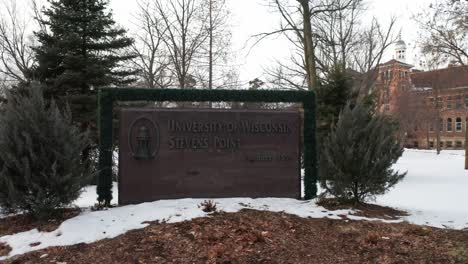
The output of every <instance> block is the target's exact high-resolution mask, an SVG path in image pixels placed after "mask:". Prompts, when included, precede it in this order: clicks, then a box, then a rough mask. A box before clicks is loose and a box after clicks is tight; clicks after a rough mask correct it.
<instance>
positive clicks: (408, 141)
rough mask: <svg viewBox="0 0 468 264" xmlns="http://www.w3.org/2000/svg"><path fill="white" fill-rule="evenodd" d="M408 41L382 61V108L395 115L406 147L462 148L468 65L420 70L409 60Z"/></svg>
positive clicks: (467, 114) (466, 118)
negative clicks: (407, 58) (437, 145)
mask: <svg viewBox="0 0 468 264" xmlns="http://www.w3.org/2000/svg"><path fill="white" fill-rule="evenodd" d="M405 56H406V45H405V43H404V42H403V41H401V40H400V41H399V42H398V43H397V44H396V49H395V56H394V57H395V58H396V59H392V60H390V61H388V62H386V63H383V64H381V65H379V75H378V77H377V83H376V88H377V91H378V95H379V97H378V98H379V100H378V110H379V111H380V112H383V113H388V114H391V115H393V116H395V117H396V118H397V119H398V120H399V122H400V130H401V131H400V136H401V137H402V139H403V140H404V142H405V145H406V147H413V148H423V149H427V148H435V147H436V144H439V145H440V146H441V147H442V148H444V149H451V148H453V149H461V148H463V147H464V143H465V126H466V124H467V122H468V66H451V67H450V66H449V67H447V68H444V69H438V70H432V71H418V70H415V69H414V66H412V65H410V64H407V63H406V62H405Z"/></svg>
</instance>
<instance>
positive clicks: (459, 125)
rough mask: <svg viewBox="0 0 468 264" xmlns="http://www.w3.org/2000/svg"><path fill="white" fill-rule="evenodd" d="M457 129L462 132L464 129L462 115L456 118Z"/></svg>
mask: <svg viewBox="0 0 468 264" xmlns="http://www.w3.org/2000/svg"><path fill="white" fill-rule="evenodd" d="M455 129H456V130H457V132H461V131H462V120H461V117H457V119H456V120H455Z"/></svg>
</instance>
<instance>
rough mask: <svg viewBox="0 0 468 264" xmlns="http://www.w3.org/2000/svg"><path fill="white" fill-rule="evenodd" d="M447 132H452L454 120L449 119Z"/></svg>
mask: <svg viewBox="0 0 468 264" xmlns="http://www.w3.org/2000/svg"><path fill="white" fill-rule="evenodd" d="M447 132H452V118H450V117H449V118H447Z"/></svg>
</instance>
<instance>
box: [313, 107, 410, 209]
mask: <svg viewBox="0 0 468 264" xmlns="http://www.w3.org/2000/svg"><path fill="white" fill-rule="evenodd" d="M397 130H398V127H397V126H396V125H395V123H394V122H393V121H392V120H391V119H390V118H389V117H388V116H385V115H379V114H371V113H370V111H369V108H367V107H365V106H362V105H359V104H358V105H356V106H354V107H351V106H350V104H348V105H346V106H345V108H344V109H343V111H342V112H341V114H340V116H339V120H338V122H337V124H336V126H335V127H334V129H332V131H331V134H330V136H329V137H328V138H327V140H326V141H325V143H324V144H323V152H322V155H323V157H322V160H323V162H322V164H321V165H322V166H323V168H322V170H321V173H322V174H321V179H320V182H321V185H322V187H323V188H324V189H325V190H326V191H327V192H328V193H329V194H331V195H333V196H335V197H336V198H338V200H340V201H341V202H354V203H362V202H364V201H365V200H366V199H368V198H374V197H375V196H376V195H380V194H384V193H385V192H386V191H387V190H389V189H390V188H391V187H393V186H394V185H395V184H397V183H398V182H399V181H401V180H402V179H403V177H404V176H405V174H406V173H403V174H400V173H399V172H398V171H394V170H393V169H392V165H393V164H394V163H395V162H396V161H397V160H398V158H400V157H401V155H402V154H403V147H402V145H401V144H400V142H399V141H398V140H397V137H396V135H397Z"/></svg>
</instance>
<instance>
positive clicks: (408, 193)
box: [0, 150, 468, 260]
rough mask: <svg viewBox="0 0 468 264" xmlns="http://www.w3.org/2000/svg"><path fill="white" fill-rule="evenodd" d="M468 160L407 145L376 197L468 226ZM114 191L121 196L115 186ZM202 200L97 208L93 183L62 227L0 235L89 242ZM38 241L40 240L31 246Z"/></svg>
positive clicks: (228, 205) (16, 246)
mask: <svg viewBox="0 0 468 264" xmlns="http://www.w3.org/2000/svg"><path fill="white" fill-rule="evenodd" d="M463 165H464V155H463V152H461V151H450V152H448V151H447V152H442V154H441V155H439V156H437V155H435V153H434V152H430V151H415V150H407V151H405V154H404V155H403V157H402V158H401V159H400V161H399V162H398V164H397V165H396V168H397V169H399V170H402V171H408V175H407V176H406V178H405V179H404V181H403V182H401V183H399V184H398V185H397V187H396V188H394V189H393V190H392V191H390V192H389V193H388V194H386V195H384V196H382V197H379V198H378V199H377V201H376V202H377V203H378V204H381V205H388V206H392V207H396V208H401V209H404V210H406V211H408V212H409V213H410V215H409V216H407V217H405V218H404V219H403V220H405V221H408V222H411V223H415V224H425V225H431V226H436V227H449V228H455V229H462V228H467V227H468V171H465V170H464V169H463ZM114 196H117V189H116V186H114ZM115 198H116V197H115ZM203 200H204V199H179V200H163V201H156V202H152V203H143V204H139V205H131V206H122V207H116V208H112V209H109V210H106V211H95V212H92V211H90V210H89V206H92V205H93V204H94V203H95V201H96V189H95V187H88V188H87V189H86V190H85V191H84V193H83V195H82V196H81V197H80V198H79V199H78V200H77V201H76V205H77V206H80V207H87V208H88V209H86V210H85V211H84V212H82V213H81V214H80V215H79V216H77V217H74V218H72V219H69V220H67V221H65V222H64V223H62V225H61V226H60V227H59V228H58V229H57V230H55V231H53V232H39V231H38V230H37V229H34V230H30V231H27V232H23V233H18V234H14V235H10V236H4V237H0V242H4V243H7V244H8V245H10V247H11V248H12V251H11V252H10V255H9V256H8V257H11V256H13V255H17V254H23V253H26V252H29V251H32V250H37V249H41V248H45V247H49V246H61V245H72V244H77V243H90V242H93V241H97V240H100V239H104V238H112V237H115V236H118V235H120V234H123V233H125V232H126V231H128V230H131V229H136V228H143V227H145V226H147V224H143V222H145V221H155V220H161V221H162V220H165V221H167V222H178V221H184V220H189V219H192V218H195V217H201V216H205V215H206V213H204V212H203V211H202V210H201V209H200V208H198V205H199V204H200V203H201V202H202V201H203ZM114 202H116V199H114ZM215 202H216V203H218V208H219V209H221V210H223V211H226V212H236V211H239V210H240V209H242V208H246V207H247V208H252V209H258V210H269V211H284V212H287V213H290V214H295V215H298V216H300V217H314V218H322V217H328V218H334V219H340V215H347V216H348V218H349V219H354V220H360V219H366V220H379V219H369V218H363V217H358V216H353V215H350V213H352V211H350V210H338V211H328V210H326V209H324V208H323V207H320V206H317V205H316V204H315V201H299V200H294V199H279V198H264V199H250V198H230V199H215ZM381 221H384V220H381ZM385 222H392V221H385ZM394 222H395V221H394ZM36 242H40V244H39V245H38V246H35V247H31V246H30V244H32V243H36ZM1 259H2V258H0V260H1Z"/></svg>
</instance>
